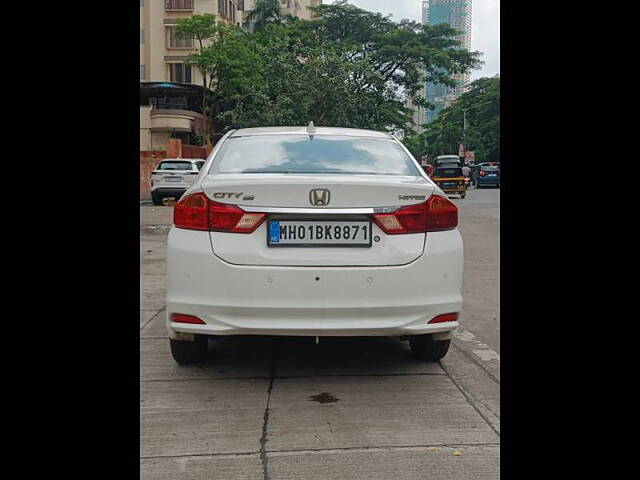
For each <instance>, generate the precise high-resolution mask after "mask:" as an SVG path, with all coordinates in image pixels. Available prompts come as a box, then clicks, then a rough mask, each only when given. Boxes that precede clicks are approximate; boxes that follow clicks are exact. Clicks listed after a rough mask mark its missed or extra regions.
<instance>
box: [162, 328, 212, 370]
mask: <svg viewBox="0 0 640 480" xmlns="http://www.w3.org/2000/svg"><path fill="white" fill-rule="evenodd" d="M208 340H209V339H208V337H207V336H206V335H195V340H194V341H193V342H185V341H180V340H173V339H169V343H170V345H171V355H172V356H173V359H174V360H175V361H176V362H177V363H179V364H180V365H192V364H194V363H203V362H204V361H205V359H206V357H207V345H208Z"/></svg>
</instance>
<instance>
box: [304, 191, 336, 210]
mask: <svg viewBox="0 0 640 480" xmlns="http://www.w3.org/2000/svg"><path fill="white" fill-rule="evenodd" d="M330 201H331V192H330V191H329V190H327V189H326V188H315V189H313V190H311V191H310V192H309V202H310V203H311V205H314V206H316V207H324V206H326V205H329V202H330Z"/></svg>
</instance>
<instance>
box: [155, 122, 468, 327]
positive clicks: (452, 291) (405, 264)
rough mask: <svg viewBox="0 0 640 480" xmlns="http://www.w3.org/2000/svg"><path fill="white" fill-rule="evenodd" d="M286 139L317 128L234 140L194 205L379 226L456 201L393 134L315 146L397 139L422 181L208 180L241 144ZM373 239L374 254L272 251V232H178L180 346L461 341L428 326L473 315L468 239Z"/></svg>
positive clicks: (174, 261) (171, 271) (173, 257)
mask: <svg viewBox="0 0 640 480" xmlns="http://www.w3.org/2000/svg"><path fill="white" fill-rule="evenodd" d="M282 133H290V134H295V135H308V134H309V133H308V131H307V129H306V128H305V127H275V128H255V129H254V128H252V129H241V130H236V131H231V132H228V133H227V134H226V135H225V136H224V137H223V138H222V139H221V140H220V142H218V144H217V145H216V146H215V147H214V149H213V151H212V152H211V154H210V155H209V157H208V159H207V162H206V164H205V165H204V167H203V168H202V172H201V175H200V176H199V177H198V179H197V180H196V181H195V182H194V184H193V185H192V186H191V187H189V189H188V190H187V192H186V195H189V194H192V193H197V192H202V193H204V194H205V195H206V196H207V197H208V198H209V199H210V200H212V201H215V202H220V203H228V204H233V205H239V206H240V207H241V208H243V209H244V210H245V211H249V212H255V211H258V212H265V213H268V214H269V215H272V214H278V215H285V216H286V215H296V216H299V215H303V216H304V217H305V218H321V216H323V215H324V216H326V215H330V216H332V217H336V216H337V217H341V216H345V218H346V217H349V216H354V215H358V216H361V215H369V216H370V215H371V214H372V213H374V212H388V211H394V210H395V209H397V208H400V207H402V206H406V205H413V204H416V203H421V202H423V201H425V200H426V199H427V198H429V197H430V196H431V195H441V196H445V193H444V192H443V191H442V190H441V189H440V188H439V187H438V186H437V185H436V184H435V183H434V182H433V181H431V179H429V178H428V177H427V175H426V173H425V172H424V171H423V170H422V168H420V165H419V164H418V162H416V161H415V159H414V158H413V157H412V156H411V154H410V152H409V151H408V150H407V149H406V147H404V145H402V143H401V142H399V141H398V140H397V139H393V137H391V136H390V135H388V134H386V133H383V132H372V131H367V130H357V129H342V128H324V127H317V128H316V130H315V133H314V135H323V134H326V135H344V136H360V137H363V136H364V137H372V138H389V139H391V140H392V141H395V142H397V143H398V145H400V146H401V147H402V149H403V150H404V151H405V152H406V153H407V155H408V157H409V159H410V160H411V161H412V162H414V164H415V166H416V168H417V169H418V171H419V174H418V175H417V176H392V175H389V176H387V175H360V174H358V175H353V174H350V175H336V174H322V175H320V174H319V175H302V174H275V173H270V174H217V173H216V174H213V173H212V174H209V173H208V172H209V171H211V169H212V164H213V163H214V162H215V159H216V155H217V154H218V152H219V151H220V147H221V145H222V144H223V142H225V141H226V139H228V138H229V137H231V136H243V135H272V134H282ZM315 188H327V189H329V190H330V191H331V200H330V202H329V205H323V206H314V205H311V203H310V200H309V195H310V190H312V189H315ZM229 194H231V195H229ZM237 194H241V195H237ZM245 197H248V198H245ZM422 197H424V199H423V198H422ZM372 228H373V230H372V233H373V235H374V236H378V237H379V241H378V242H375V241H374V242H373V243H372V245H371V247H369V248H347V247H343V246H331V247H315V246H312V247H310V248H287V247H281V248H270V247H269V246H268V245H267V223H266V222H265V223H262V224H261V225H260V226H259V227H258V228H257V229H256V230H255V231H253V232H252V233H249V234H236V233H227V232H209V231H197V230H185V229H182V228H176V227H175V226H173V227H172V228H171V230H170V232H169V237H168V248H167V297H166V301H167V327H168V330H169V333H170V336H172V338H173V337H175V336H176V335H178V334H194V333H195V334H206V335H309V336H359V335H364V336H369V335H381V336H386V335H391V336H396V335H418V334H427V333H438V335H440V337H439V338H449V337H447V335H448V334H450V333H451V332H452V331H454V330H455V329H456V328H457V327H458V322H457V321H456V322H447V323H436V324H428V321H429V320H430V319H432V318H433V317H435V316H437V315H440V314H444V313H451V312H460V311H461V309H462V296H461V287H462V268H463V245H462V238H461V236H460V233H459V231H458V230H457V228H456V229H453V230H447V231H440V232H429V233H426V234H425V233H418V234H403V235H387V234H385V233H384V232H383V231H382V230H381V229H379V228H378V226H377V225H375V223H373V224H372ZM172 313H183V314H187V315H194V316H197V317H198V318H201V319H202V320H203V321H204V322H205V325H197V324H181V323H174V322H171V320H170V319H171V314H172Z"/></svg>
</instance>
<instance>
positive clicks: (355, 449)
mask: <svg viewBox="0 0 640 480" xmlns="http://www.w3.org/2000/svg"><path fill="white" fill-rule="evenodd" d="M429 447H442V448H466V447H500V443H499V442H485V443H432V444H428V445H374V446H371V447H340V448H318V449H301V450H269V451H268V452H267V453H268V454H269V455H274V456H286V455H298V454H322V453H340V452H370V451H373V452H380V451H389V450H393V451H403V450H404V451H422V449H424V448H429Z"/></svg>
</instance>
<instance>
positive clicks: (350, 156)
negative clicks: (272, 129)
mask: <svg viewBox="0 0 640 480" xmlns="http://www.w3.org/2000/svg"><path fill="white" fill-rule="evenodd" d="M212 172H214V173H303V174H323V173H340V174H371V175H412V176H419V175H420V173H419V172H418V169H417V168H416V166H415V165H414V164H413V162H412V161H411V159H410V158H409V156H408V155H407V154H406V153H405V152H404V150H403V149H402V148H401V147H400V146H399V145H398V144H397V143H396V142H395V141H393V140H391V139H380V138H368V137H348V136H338V135H335V136H334V135H316V136H314V137H313V138H310V137H309V136H308V135H256V136H247V137H236V138H229V139H228V140H227V141H225V142H224V144H223V145H222V147H221V149H220V152H219V153H218V155H217V156H216V160H215V161H214V163H213V170H212Z"/></svg>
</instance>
